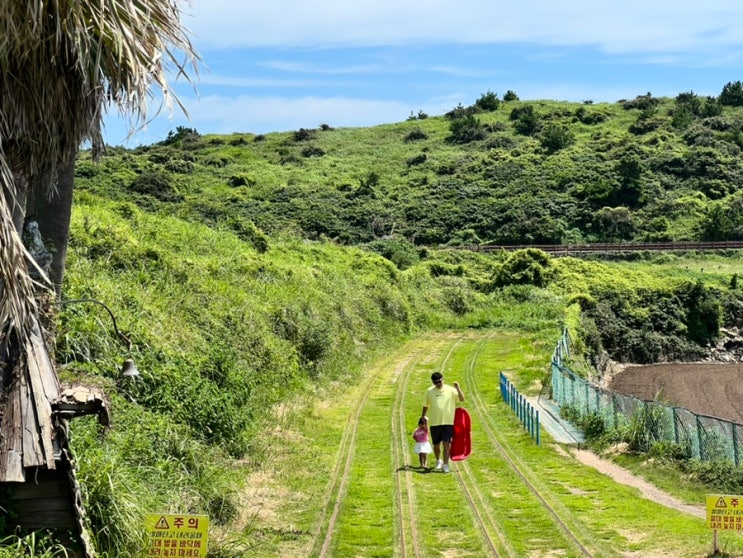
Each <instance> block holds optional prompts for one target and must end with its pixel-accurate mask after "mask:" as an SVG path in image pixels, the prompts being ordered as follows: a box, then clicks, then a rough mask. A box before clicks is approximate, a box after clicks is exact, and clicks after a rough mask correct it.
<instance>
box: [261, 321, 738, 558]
mask: <svg viewBox="0 0 743 558" xmlns="http://www.w3.org/2000/svg"><path fill="white" fill-rule="evenodd" d="M540 347H541V342H539V339H538V338H535V339H530V337H529V335H526V334H517V333H514V332H497V331H495V332H472V331H470V332H459V333H456V332H454V333H453V332H449V333H445V334H444V333H441V334H436V333H432V334H423V335H420V336H417V337H415V338H413V339H411V340H410V341H408V342H407V343H405V344H404V345H402V346H400V347H399V348H397V349H395V350H394V351H390V352H388V353H387V354H386V355H385V356H384V357H382V358H379V359H377V360H376V361H374V362H371V363H369V365H368V366H367V367H366V368H365V370H364V373H363V374H362V375H361V376H360V379H359V380H358V381H357V382H356V383H355V384H354V385H351V386H348V387H345V388H344V387H342V386H341V385H337V386H335V388H334V389H332V390H331V391H328V392H326V393H323V394H321V393H317V394H313V395H314V397H313V399H312V400H306V401H305V403H306V404H307V405H306V406H302V405H298V406H297V407H296V408H294V409H292V410H291V411H288V412H287V413H286V415H285V417H284V419H283V420H284V424H283V426H282V432H284V436H283V440H284V441H283V448H284V449H283V451H282V452H281V454H280V455H278V456H277V459H276V460H274V461H273V463H272V466H271V467H272V469H271V474H270V477H271V479H272V485H273V488H274V490H273V496H274V497H275V501H274V502H273V503H271V504H266V505H268V506H272V509H274V510H275V513H274V514H272V516H271V518H268V519H264V518H262V517H260V514H256V515H255V517H254V518H253V523H252V525H251V529H252V534H253V535H254V536H255V537H257V536H258V535H260V536H261V537H262V541H261V544H260V545H259V546H257V547H255V555H260V556H282V557H283V556H319V555H325V556H334V557H345V556H397V555H400V554H401V552H400V548H401V544H402V542H401V532H404V533H403V534H404V535H405V537H406V548H407V549H408V553H410V549H411V548H412V545H413V544H415V545H416V546H417V549H418V552H419V553H420V555H422V556H455V555H456V556H486V555H490V551H489V550H488V546H487V541H486V539H485V536H486V535H485V534H484V533H483V530H482V529H480V528H479V527H478V522H477V521H476V519H477V518H476V515H478V514H479V515H480V516H481V517H483V518H484V523H485V532H486V533H487V536H488V537H490V538H491V539H492V540H494V541H495V544H496V546H498V547H499V548H501V549H505V550H504V551H503V552H502V555H509V556H581V555H582V553H581V551H580V549H579V548H578V547H577V545H576V544H575V543H574V542H572V541H571V540H570V539H571V537H569V536H568V535H566V533H565V531H566V529H567V530H569V531H570V532H571V533H572V534H573V536H574V537H576V538H577V539H578V540H579V541H581V544H582V545H584V546H585V547H586V548H588V549H589V550H590V551H591V552H592V554H593V555H594V556H607V557H610V556H638V557H639V556H643V557H660V556H664V557H665V556H668V557H678V558H686V557H689V558H691V557H701V556H706V555H707V554H708V553H709V552H710V550H711V541H712V532H711V531H710V530H709V529H707V528H706V526H705V522H704V520H702V519H699V518H696V517H693V516H690V515H685V514H682V513H680V512H676V511H673V510H671V509H668V508H665V507H663V506H661V505H659V504H657V503H655V502H652V501H650V500H647V499H645V498H643V497H641V495H640V494H639V492H638V491H637V490H636V489H634V488H631V487H627V486H624V485H620V484H617V483H615V482H614V481H612V480H611V479H610V478H609V477H607V476H605V475H603V474H601V473H599V472H598V471H596V470H594V469H592V468H590V467H586V466H583V465H582V464H580V463H579V462H578V461H576V460H575V459H574V458H572V457H571V456H570V455H569V453H568V452H567V451H565V450H564V449H563V448H559V447H557V446H556V445H555V444H554V443H553V442H552V441H551V439H550V438H549V435H548V434H546V433H544V432H543V436H542V444H541V445H540V446H537V445H536V444H535V443H534V441H533V440H532V439H531V438H530V437H529V435H528V434H527V433H526V432H525V431H524V429H523V428H522V426H521V424H520V423H519V421H518V420H517V418H516V417H515V416H514V415H513V413H512V412H511V410H510V408H509V407H508V406H506V405H505V404H504V403H502V402H501V400H500V391H499V386H498V372H499V371H500V370H506V369H507V370H509V371H510V374H511V375H512V376H513V378H515V379H516V380H517V381H518V380H519V378H520V377H523V378H526V379H527V381H528V382H529V383H530V384H532V385H531V389H536V387H535V386H534V385H533V384H534V380H533V378H531V376H532V374H533V373H532V372H529V371H528V370H529V369H532V368H533V367H534V365H535V364H534V362H533V361H534V359H535V355H536V354H538V353H540V352H542V349H540ZM434 370H441V371H443V373H444V375H445V378H446V381H447V382H449V383H452V382H454V381H459V382H460V384H461V385H462V387H463V389H464V391H465V394H466V395H467V398H468V399H467V402H466V403H465V406H466V407H467V408H468V410H470V414H471V415H472V417H473V433H472V437H473V454H472V456H471V457H470V458H469V459H468V460H467V461H465V462H459V463H454V464H453V469H454V472H453V473H452V474H449V475H444V474H441V473H433V472H428V473H425V472H420V471H417V470H415V467H417V464H418V458H417V456H415V455H414V454H413V453H412V439H411V438H410V436H409V433H410V432H412V430H413V429H414V427H415V424H416V421H417V418H418V416H419V415H420V410H421V406H422V400H423V392H424V390H425V389H426V388H427V387H428V385H430V380H429V377H430V373H431V372H432V371H434ZM525 370H526V372H524V371H525ZM401 389H402V391H400V390H401ZM475 396H476V397H475ZM395 414H397V416H402V417H404V418H403V421H404V423H405V424H403V425H398V427H399V431H402V430H404V431H405V434H406V435H405V436H404V437H402V436H401V435H398V434H397V433H396V432H397V431H395V430H394V429H393V427H394V426H395V419H394V417H395ZM349 433H352V434H349ZM401 438H402V439H401ZM494 441H495V442H497V444H496V443H494ZM498 446H503V447H504V448H505V451H504V450H501V449H499V448H498ZM396 456H397V457H396ZM396 458H397V459H398V460H399V459H401V460H402V463H401V465H400V463H398V466H397V467H396V466H395V462H396ZM430 459H431V460H433V456H430ZM509 463H516V464H517V468H518V471H516V470H514V469H513V468H512V466H511V465H510V464H509ZM411 466H412V467H411ZM465 467H466V468H467V469H466V472H468V475H465V474H464V473H465V469H464V468H465ZM460 478H464V479H466V478H471V479H473V480H472V481H469V482H471V483H472V485H471V486H469V489H470V491H471V492H473V491H474V492H473V493H474V494H478V493H479V497H475V498H474V499H473V501H474V502H475V506H476V509H473V508H472V507H471V506H470V505H469V504H468V501H467V498H466V495H465V491H464V490H463V487H462V484H461V481H460ZM408 481H409V484H407V483H408ZM529 485H531V486H532V487H533V489H530V488H529ZM400 486H402V487H403V488H402V489H400V488H399V487H400ZM406 486H411V487H412V492H411V496H410V498H411V499H412V504H410V503H409V502H410V500H408V497H407V492H406V488H405V487H406ZM282 487H283V488H282ZM534 490H536V491H537V492H538V493H539V495H540V497H541V498H537V497H535V496H534ZM398 499H401V501H402V508H403V509H405V508H406V506H408V507H412V510H413V511H412V514H408V513H407V512H405V511H403V521H402V522H401V521H400V520H399V515H398V513H399V509H400V506H399V505H398ZM540 500H544V501H545V502H547V504H548V505H549V507H550V508H551V509H553V510H554V513H556V514H557V515H558V516H559V517H560V521H561V522H562V523H563V524H564V527H563V526H561V525H560V524H559V523H558V522H557V521H556V520H555V518H554V516H553V514H552V513H550V512H549V511H548V510H547V508H546V507H545V506H544V505H543V504H542V503H541V502H540ZM268 501H270V498H267V499H266V502H268ZM699 503H700V504H701V503H702V502H699ZM411 515H412V517H411ZM264 522H266V523H264ZM411 523H412V524H413V525H414V528H413V530H412V531H411V529H410V525H411ZM282 525H284V526H285V527H288V526H291V529H289V528H286V529H285V530H282V529H281V526H282ZM247 535H248V537H250V535H251V532H248V533H247ZM719 535H720V537H719V543H718V544H719V546H720V548H721V549H723V550H725V551H726V552H728V553H730V554H732V555H743V538H741V537H740V536H739V535H737V534H735V533H732V534H731V533H727V532H721V533H720V534H719ZM411 539H414V542H412V541H411Z"/></svg>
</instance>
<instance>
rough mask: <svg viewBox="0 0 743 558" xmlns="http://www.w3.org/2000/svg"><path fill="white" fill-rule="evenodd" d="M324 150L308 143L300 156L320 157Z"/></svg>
mask: <svg viewBox="0 0 743 558" xmlns="http://www.w3.org/2000/svg"><path fill="white" fill-rule="evenodd" d="M323 155H325V151H324V150H323V149H322V148H320V147H317V146H316V145H308V146H307V147H305V148H304V149H302V157H322V156H323Z"/></svg>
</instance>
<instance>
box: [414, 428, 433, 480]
mask: <svg viewBox="0 0 743 558" xmlns="http://www.w3.org/2000/svg"><path fill="white" fill-rule="evenodd" d="M413 440H415V446H414V447H413V451H414V452H415V453H417V454H418V461H419V462H420V466H421V468H422V469H427V468H428V454H429V453H433V448H432V447H431V442H429V441H428V417H421V418H420V419H418V428H416V429H415V431H414V432H413Z"/></svg>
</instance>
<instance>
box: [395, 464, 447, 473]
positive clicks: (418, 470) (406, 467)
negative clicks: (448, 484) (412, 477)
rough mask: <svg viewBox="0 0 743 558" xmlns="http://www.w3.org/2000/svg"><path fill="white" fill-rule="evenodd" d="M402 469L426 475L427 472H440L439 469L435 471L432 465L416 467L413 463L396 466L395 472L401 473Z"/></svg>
mask: <svg viewBox="0 0 743 558" xmlns="http://www.w3.org/2000/svg"><path fill="white" fill-rule="evenodd" d="M403 471H411V472H413V473H418V474H419V475H427V474H429V473H441V471H435V470H434V468H433V467H418V466H413V465H403V466H402V467H398V468H397V471H396V472H397V473H401V472H403Z"/></svg>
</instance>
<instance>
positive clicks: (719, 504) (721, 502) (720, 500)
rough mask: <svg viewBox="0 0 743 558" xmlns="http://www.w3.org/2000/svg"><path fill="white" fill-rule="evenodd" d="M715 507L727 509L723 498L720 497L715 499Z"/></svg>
mask: <svg viewBox="0 0 743 558" xmlns="http://www.w3.org/2000/svg"><path fill="white" fill-rule="evenodd" d="M715 507H716V508H727V507H728V505H727V504H726V503H725V498H723V497H722V496H720V497H719V498H718V499H717V503H716V504H715Z"/></svg>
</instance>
